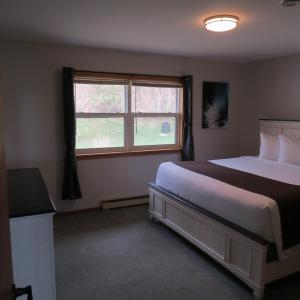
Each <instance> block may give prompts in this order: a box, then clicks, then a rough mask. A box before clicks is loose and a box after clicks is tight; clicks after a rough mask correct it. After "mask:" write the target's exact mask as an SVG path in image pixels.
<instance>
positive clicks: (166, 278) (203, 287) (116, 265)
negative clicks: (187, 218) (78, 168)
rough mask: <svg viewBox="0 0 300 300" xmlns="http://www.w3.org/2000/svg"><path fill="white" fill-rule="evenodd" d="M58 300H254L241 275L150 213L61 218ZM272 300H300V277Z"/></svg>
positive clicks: (271, 291) (278, 287) (273, 291)
mask: <svg viewBox="0 0 300 300" xmlns="http://www.w3.org/2000/svg"><path fill="white" fill-rule="evenodd" d="M54 232H55V260H56V283H57V296H58V297H57V300H98V299H99V300H125V299H126V300H150V299H151V300H160V299H162V300H193V299H195V300H196V299H197V300H206V299H207V300H227V299H228V300H235V299H239V300H241V299H242V300H247V299H253V298H252V294H251V291H250V289H249V288H248V287H246V286H245V285H244V284H243V283H241V282H240V281H239V280H238V279H236V278H235V277H234V276H233V275H231V274H230V273H229V272H227V271H226V270H225V269H223V268H222V267H221V266H219V265H218V264H217V263H215V262H214V261H212V260H211V259H210V258H209V257H207V256H206V255H205V254H203V253H202V252H201V251H199V250H197V249H196V248H195V247H194V246H192V245H191V244H190V243H188V242H187V241H185V240H184V239H182V238H181V237H179V236H178V235H177V234H176V233H174V232H173V231H171V230H169V229H168V228H166V227H165V226H163V225H162V224H160V223H156V222H151V221H150V220H149V218H148V214H147V206H145V205H144V206H137V207H131V208H121V209H115V210H108V211H99V212H87V213H82V214H78V215H72V216H60V217H56V218H55V221H54ZM265 299H266V300H268V299H276V300H277V299H278V300H279V299H280V300H282V299H284V300H299V299H300V274H295V275H292V276H289V277H288V278H286V279H283V280H280V281H278V282H275V283H272V284H270V285H268V286H267V288H266V293H265Z"/></svg>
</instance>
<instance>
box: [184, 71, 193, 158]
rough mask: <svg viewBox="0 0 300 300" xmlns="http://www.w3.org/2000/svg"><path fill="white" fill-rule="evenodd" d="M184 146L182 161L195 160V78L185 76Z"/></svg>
mask: <svg viewBox="0 0 300 300" xmlns="http://www.w3.org/2000/svg"><path fill="white" fill-rule="evenodd" d="M182 79H183V145H182V148H183V149H182V155H181V158H182V160H194V159H195V154H194V139H193V76H191V75H188V76H183V77H182Z"/></svg>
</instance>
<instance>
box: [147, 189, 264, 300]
mask: <svg viewBox="0 0 300 300" xmlns="http://www.w3.org/2000/svg"><path fill="white" fill-rule="evenodd" d="M149 193H150V200H149V205H150V208H149V212H150V216H151V218H155V219H157V220H158V221H160V222H162V223H164V224H165V225H167V226H168V227H170V228H172V229H173V230H174V231H176V232H177V233H178V234H180V235H182V236H183V237H185V238H186V239H187V240H189V241H190V242H191V243H193V244H194V245H195V246H197V247H198V248H199V249H201V250H202V251H204V252H205V253H206V254H208V255H209V256H210V257H212V258H213V259H215V260H216V261H218V262H219V263H220V264H221V265H223V266H224V267H225V268H227V269H228V270H229V271H231V272H232V273H233V274H235V275H236V276H237V277H238V278H240V279H241V280H242V281H244V282H245V283H246V284H247V285H248V286H249V287H250V288H252V289H253V294H254V296H255V297H256V298H258V299H261V298H262V297H263V293H264V271H265V266H266V255H267V245H265V244H261V243H258V242H257V241H254V240H252V239H250V238H249V237H247V236H245V235H243V234H241V233H240V232H238V231H235V230H233V229H232V228H230V227H228V226H226V225H224V224H222V223H220V222H218V221H217V220H215V219H213V218H211V217H209V216H207V215H205V214H203V213H201V212H199V211H198V210H195V209H193V208H191V207H190V206H188V205H186V204H184V203H181V202H179V201H176V200H175V199H174V198H172V197H171V196H170V195H167V194H166V193H164V192H162V191H160V190H158V189H156V188H155V187H153V186H152V187H150V188H149Z"/></svg>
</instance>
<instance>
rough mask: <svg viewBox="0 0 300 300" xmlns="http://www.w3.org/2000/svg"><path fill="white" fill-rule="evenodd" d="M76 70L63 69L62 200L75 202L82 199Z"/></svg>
mask: <svg viewBox="0 0 300 300" xmlns="http://www.w3.org/2000/svg"><path fill="white" fill-rule="evenodd" d="M73 78H74V70H73V69H72V68H66V67H64V68H63V109H64V133H65V163H64V175H63V189H62V199H64V200H75V199H80V198H81V190H80V185H79V180H78V173H77V161H76V155H75V142H76V120H75V101H74V86H73Z"/></svg>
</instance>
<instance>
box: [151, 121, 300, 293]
mask: <svg viewBox="0 0 300 300" xmlns="http://www.w3.org/2000/svg"><path fill="white" fill-rule="evenodd" d="M260 131H261V132H264V133H268V134H274V135H276V134H283V135H285V136H287V137H291V138H294V139H295V138H296V139H299V138H300V122H295V121H293V122H291V121H273V120H261V121H260ZM210 163H211V164H214V165H218V166H221V167H226V168H232V169H234V170H238V171H243V172H247V173H251V174H254V175H259V176H262V177H265V178H268V179H271V180H276V181H280V182H283V183H287V184H292V185H295V186H300V166H296V165H290V164H284V163H278V162H274V161H266V160H261V159H258V158H257V157H238V158H230V159H221V160H212V161H210ZM149 193H150V205H149V212H150V216H151V218H153V219H156V220H158V221H160V222H162V223H164V224H165V225H167V226H168V227H170V228H172V229H173V230H174V231H176V232H177V233H179V234H180V235H182V236H183V237H185V238H186V239H187V240H189V241H190V242H191V243H193V244H194V245H196V246H197V247H198V248H199V249H201V250H202V251H204V252H205V253H207V254H208V255H209V256H211V257H212V258H213V259H215V260H216V261H218V262H219V263H220V264H222V265H223V266H224V267H225V268H227V269H228V270H229V271H231V272H232V273H233V274H235V275H236V276H237V277H238V278H240V279H241V280H242V281H244V282H245V283H246V284H247V285H248V286H249V287H250V288H252V290H253V294H254V296H255V297H256V298H258V299H261V298H263V294H264V287H265V284H267V283H269V282H272V281H274V280H277V279H279V278H282V277H284V276H287V275H289V274H292V273H295V272H297V271H300V245H299V244H295V243H294V244H293V246H292V247H285V248H283V239H282V232H281V218H280V213H279V209H278V205H277V204H276V202H275V201H273V200H272V199H270V198H269V197H267V196H265V195H261V194H257V193H253V192H251V191H248V190H244V189H242V188H238V187H236V186H232V185H229V184H228V183H226V182H222V181H219V180H217V179H215V178H210V177H207V176H205V175H202V174H198V173H195V172H193V171H191V170H189V169H186V168H183V167H182V166H181V165H178V164H175V163H163V164H161V165H160V167H159V169H158V172H157V178H156V182H155V183H152V184H150V187H149ZM299 200H300V199H299ZM253 220H255V222H253Z"/></svg>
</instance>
